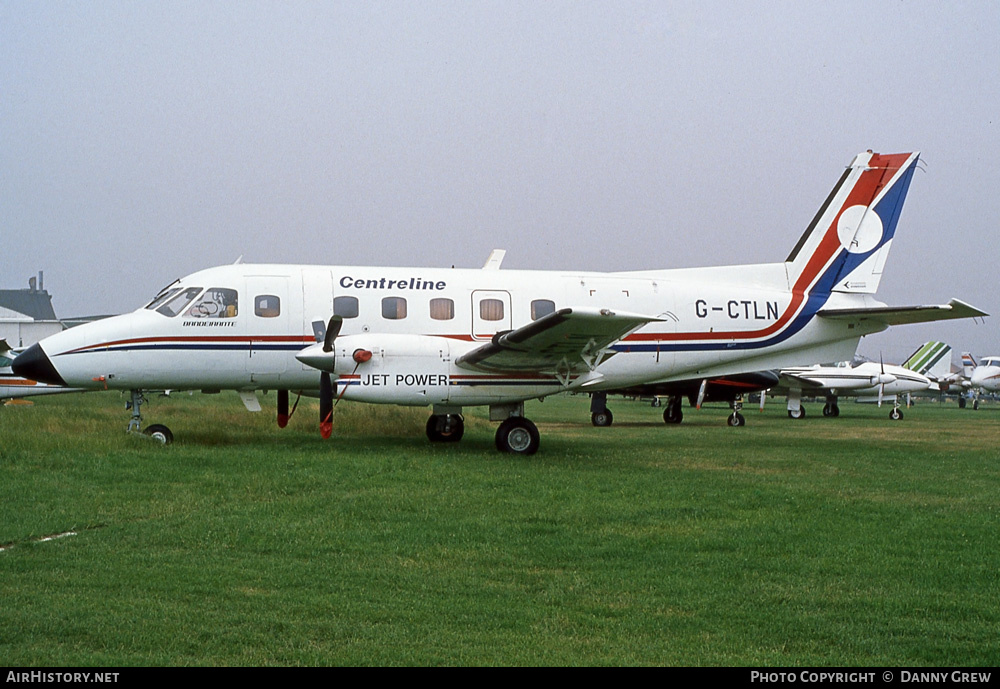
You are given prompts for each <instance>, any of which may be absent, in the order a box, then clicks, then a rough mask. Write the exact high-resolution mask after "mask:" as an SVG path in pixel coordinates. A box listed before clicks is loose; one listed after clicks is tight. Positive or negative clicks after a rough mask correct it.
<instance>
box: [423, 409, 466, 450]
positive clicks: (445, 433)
mask: <svg viewBox="0 0 1000 689" xmlns="http://www.w3.org/2000/svg"><path fill="white" fill-rule="evenodd" d="M463 435H465V418H464V417H463V416H462V415H461V414H432V415H431V418H429V419H427V439H428V440H430V441H431V442H432V443H457V442H458V441H459V440H461V439H462V436H463Z"/></svg>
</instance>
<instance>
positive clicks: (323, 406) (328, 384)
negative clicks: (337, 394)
mask: <svg viewBox="0 0 1000 689" xmlns="http://www.w3.org/2000/svg"><path fill="white" fill-rule="evenodd" d="M319 434H320V435H321V436H323V439H324V440H325V439H327V438H329V437H330V436H331V435H332V434H333V382H332V381H331V380H330V374H329V373H325V372H324V373H322V374H320V377H319Z"/></svg>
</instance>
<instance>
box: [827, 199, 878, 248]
mask: <svg viewBox="0 0 1000 689" xmlns="http://www.w3.org/2000/svg"><path fill="white" fill-rule="evenodd" d="M882 235H883V228H882V219H881V218H880V217H878V213H876V212H875V211H873V210H871V209H870V208H868V207H867V206H861V205H858V206H851V207H850V208H846V209H844V212H843V213H841V214H840V220H839V221H837V237H838V238H839V239H840V244H841V246H843V247H844V248H845V249H847V251H848V252H850V253H852V254H867V253H868V252H869V251H871V250H872V249H874V248H875V247H877V246H878V245H879V244H880V243H881V242H882Z"/></svg>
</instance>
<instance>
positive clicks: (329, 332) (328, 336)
mask: <svg viewBox="0 0 1000 689" xmlns="http://www.w3.org/2000/svg"><path fill="white" fill-rule="evenodd" d="M343 325H344V318H343V316H330V322H329V323H327V325H326V329H325V332H323V333H322V338H320V334H321V333H320V329H318V328H317V329H316V341H317V342H319V341H320V339H322V340H323V352H324V353H326V354H329V353H331V352H332V351H333V343H334V341H335V340H336V339H337V335H339V334H340V329H341V328H342V327H343ZM319 434H320V435H321V436H323V439H324V440H325V439H327V438H329V437H330V436H331V435H332V434H333V380H332V379H331V378H330V374H329V372H327V371H323V372H322V373H320V376H319Z"/></svg>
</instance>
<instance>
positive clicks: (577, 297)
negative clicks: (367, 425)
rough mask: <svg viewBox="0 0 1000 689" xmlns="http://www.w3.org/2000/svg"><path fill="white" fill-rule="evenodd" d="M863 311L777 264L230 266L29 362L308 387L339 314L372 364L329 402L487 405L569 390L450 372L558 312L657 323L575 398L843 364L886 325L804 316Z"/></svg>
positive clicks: (188, 381) (165, 379)
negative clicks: (312, 362)
mask: <svg viewBox="0 0 1000 689" xmlns="http://www.w3.org/2000/svg"><path fill="white" fill-rule="evenodd" d="M863 299H864V297H863V296H862V295H850V294H838V293H834V294H833V295H832V296H831V295H829V294H828V295H825V296H824V297H823V299H821V300H817V299H815V298H814V297H813V298H810V297H808V295H804V294H802V293H799V292H796V291H795V289H794V285H793V286H790V285H789V279H788V276H787V273H786V264H781V263H777V264H766V265H758V266H732V267H721V268H703V269H682V270H666V271H654V272H638V273H589V272H579V273H575V272H555V271H519V270H466V269H457V270H456V269H421V268H375V267H337V266H307V265H243V264H238V265H230V266H221V267H216V268H210V269H206V270H202V271H200V272H196V273H193V274H191V275H189V276H187V277H185V278H183V279H181V280H178V281H177V282H175V283H174V284H172V285H170V286H169V287H168V288H166V289H165V290H164V291H163V292H161V293H160V295H158V296H157V298H156V299H154V300H153V301H152V302H150V304H148V305H147V306H145V307H143V308H140V309H138V310H136V311H134V312H132V313H128V314H124V315H121V316H116V317H113V318H108V319H105V320H102V321H98V322H95V323H90V324H86V325H82V326H78V327H76V328H72V329H70V330H67V331H64V332H62V333H59V334H57V335H55V336H52V337H50V338H47V339H46V340H44V341H43V342H42V343H41V350H42V352H43V353H44V356H45V357H46V358H47V360H48V361H49V362H50V364H51V368H52V373H53V374H55V377H57V378H58V380H52V381H50V382H61V383H62V384H65V385H68V386H71V387H80V388H89V389H95V388H96V389H126V390H128V389H132V390H135V389H205V390H222V389H234V390H258V389H287V390H304V391H311V390H316V389H317V388H318V385H319V372H318V371H317V370H316V369H315V368H313V367H311V366H309V365H307V364H304V363H302V362H300V361H299V360H297V359H296V358H295V355H296V354H298V353H300V352H301V351H302V350H303V349H304V348H306V347H308V346H310V345H313V344H314V343H315V342H316V331H317V328H319V327H320V326H322V324H325V323H326V322H327V321H328V319H329V318H330V316H331V315H332V314H338V315H340V316H341V317H342V318H343V328H342V331H341V333H340V336H339V337H338V340H337V342H338V347H341V348H342V349H343V350H344V351H345V352H346V353H347V354H349V353H350V352H351V351H355V350H356V349H364V350H369V351H371V352H373V354H374V356H373V357H372V358H371V359H370V360H369V361H365V362H363V363H356V362H354V361H352V360H350V358H349V356H348V357H341V358H338V369H337V371H336V373H337V384H338V385H339V386H340V388H339V390H338V394H341V393H342V394H343V396H344V397H345V398H347V399H355V400H362V401H371V402H386V403H395V404H410V405H428V404H433V405H457V406H460V405H466V404H468V405H473V404H493V403H498V402H502V401H507V400H524V399H531V398H535V397H541V396H544V395H547V394H551V393H554V392H558V391H560V390H565V389H571V388H573V387H574V386H575V385H576V384H577V382H578V381H579V380H580V377H579V376H569V377H559V376H557V375H552V374H546V373H531V374H517V373H491V372H483V371H474V370H469V369H468V368H461V367H459V366H458V365H457V364H456V360H457V359H458V358H459V357H460V356H462V355H463V354H465V353H467V352H469V351H471V350H473V349H475V348H477V347H480V346H482V345H483V344H484V343H488V342H489V341H490V340H491V338H493V336H494V335H496V334H497V333H501V332H504V331H509V330H513V329H517V328H519V327H522V326H525V325H528V324H530V323H532V322H533V321H534V320H537V319H538V318H541V317H543V316H545V315H547V314H549V313H552V312H553V311H555V310H556V309H561V308H565V307H571V308H579V309H610V310H619V311H623V312H631V313H639V314H646V315H648V316H650V317H654V318H656V319H657V320H656V321H655V322H651V323H648V324H647V325H645V326H643V327H642V328H640V329H638V330H637V331H635V332H632V333H631V334H629V335H627V336H626V337H625V338H624V339H622V340H621V341H619V342H617V343H615V344H614V345H612V346H611V347H610V351H608V352H607V354H608V355H610V356H607V357H606V358H605V359H604V360H602V362H601V363H600V364H599V365H598V366H597V369H596V370H597V372H599V374H600V375H599V377H593V376H592V377H590V378H588V388H587V389H588V390H614V389H620V388H624V387H629V386H631V385H636V384H641V383H650V382H656V381H670V380H681V379H689V378H693V377H710V376H715V375H724V374H733V373H743V372H751V371H759V370H765V369H774V368H782V367H787V366H793V365H802V364H808V363H811V362H815V361H824V360H825V361H830V360H838V359H846V358H850V357H851V356H852V355H853V354H854V351H855V349H856V347H857V343H858V339H859V338H860V337H861V336H862V335H865V334H867V333H869V332H875V331H877V330H881V329H882V327H883V326H881V325H877V324H876V325H872V326H870V329H867V330H866V329H865V326H864V325H857V324H851V325H848V324H846V323H844V322H842V321H834V320H826V319H823V318H822V317H819V316H816V315H815V311H816V310H817V309H818V308H819V307H820V306H823V305H824V304H826V305H829V304H831V303H837V304H838V305H848V306H850V305H854V304H860V303H862V302H863ZM863 303H866V304H867V303H871V302H870V301H864V302H863ZM341 359H343V362H342V363H341ZM50 377H52V376H50ZM345 388H346V389H345Z"/></svg>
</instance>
